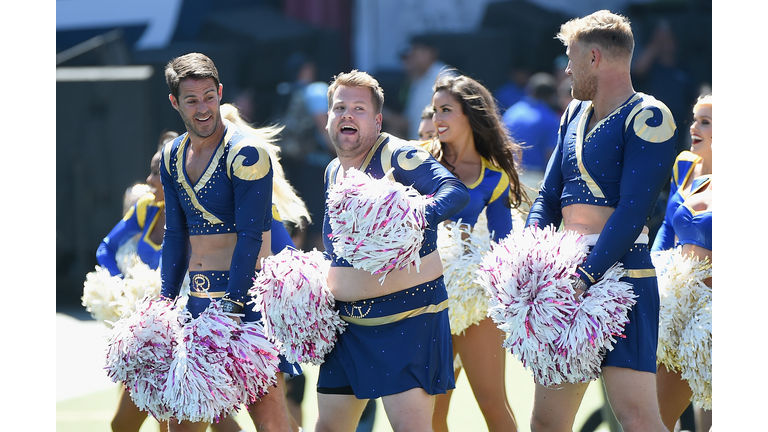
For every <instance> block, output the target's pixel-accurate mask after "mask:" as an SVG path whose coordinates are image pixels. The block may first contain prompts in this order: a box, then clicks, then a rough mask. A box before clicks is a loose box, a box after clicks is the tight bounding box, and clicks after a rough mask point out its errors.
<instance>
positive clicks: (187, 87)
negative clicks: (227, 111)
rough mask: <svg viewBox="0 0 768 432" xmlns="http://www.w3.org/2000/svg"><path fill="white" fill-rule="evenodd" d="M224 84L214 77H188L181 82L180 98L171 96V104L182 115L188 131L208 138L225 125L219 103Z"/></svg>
mask: <svg viewBox="0 0 768 432" xmlns="http://www.w3.org/2000/svg"><path fill="white" fill-rule="evenodd" d="M221 95H222V86H221V84H219V85H218V86H216V83H215V81H214V80H213V78H205V79H195V78H186V79H184V80H182V81H181V83H179V98H178V100H177V99H176V98H175V97H173V95H171V96H170V99H171V105H173V108H174V109H175V110H176V111H178V112H179V115H181V119H182V121H184V125H185V126H186V127H187V132H188V133H189V134H190V135H194V136H196V137H199V138H208V137H210V136H211V135H213V134H214V133H216V132H217V131H218V130H219V128H220V127H222V126H223V122H222V120H221V113H220V112H219V105H220V103H221Z"/></svg>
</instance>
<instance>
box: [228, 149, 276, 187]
mask: <svg viewBox="0 0 768 432" xmlns="http://www.w3.org/2000/svg"><path fill="white" fill-rule="evenodd" d="M254 144H255V143H254V142H253V141H251V140H248V139H242V140H240V141H239V142H238V143H237V144H234V145H232V146H231V147H230V149H229V156H227V166H231V167H232V174H233V175H234V176H235V177H237V178H239V179H242V180H248V181H253V180H260V179H262V178H264V176H266V175H267V174H268V173H269V170H270V169H271V167H272V165H271V163H270V161H269V153H267V150H266V149H265V148H263V147H261V146H259V145H254ZM248 148H253V149H255V150H256V155H257V156H258V159H257V160H256V161H255V162H254V163H253V164H252V165H245V164H244V162H245V161H246V160H247V159H248V158H249V157H251V158H253V156H254V155H250V156H246V155H244V154H241V152H242V151H243V150H245V149H248Z"/></svg>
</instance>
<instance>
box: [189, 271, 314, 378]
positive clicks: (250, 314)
mask: <svg viewBox="0 0 768 432" xmlns="http://www.w3.org/2000/svg"><path fill="white" fill-rule="evenodd" d="M228 283H229V271H191V272H189V299H188V300H187V310H188V311H189V312H190V313H191V314H192V318H197V317H198V316H200V314H201V313H202V312H203V311H204V310H205V308H207V307H208V305H210V304H211V299H214V300H216V299H220V298H222V297H224V294H225V293H226V291H227V284H228ZM251 300H253V297H246V298H245V303H246V304H245V306H243V313H244V314H245V317H243V318H242V321H243V322H254V321H260V320H261V312H254V311H253V305H249V304H248V302H250V301H251ZM279 358H280V365H279V369H280V372H283V373H287V374H289V375H291V376H296V375H301V373H302V370H301V366H299V364H298V363H289V362H288V361H287V360H286V359H285V357H284V356H283V355H280V356H279Z"/></svg>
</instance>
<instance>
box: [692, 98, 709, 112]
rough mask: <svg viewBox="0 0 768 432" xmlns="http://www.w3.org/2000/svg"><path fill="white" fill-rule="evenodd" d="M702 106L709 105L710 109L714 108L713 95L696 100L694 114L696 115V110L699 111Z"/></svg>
mask: <svg viewBox="0 0 768 432" xmlns="http://www.w3.org/2000/svg"><path fill="white" fill-rule="evenodd" d="M702 105H709V106H710V107H711V106H712V95H711V94H706V95H701V96H699V98H698V99H697V100H696V103H695V104H694V105H693V112H694V113H695V112H696V110H697V109H699V107H700V106H702Z"/></svg>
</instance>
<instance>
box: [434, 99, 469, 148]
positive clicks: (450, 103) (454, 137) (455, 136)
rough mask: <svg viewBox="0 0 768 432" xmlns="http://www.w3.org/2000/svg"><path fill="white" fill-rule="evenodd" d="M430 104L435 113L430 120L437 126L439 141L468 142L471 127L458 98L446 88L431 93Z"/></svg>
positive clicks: (450, 142)
mask: <svg viewBox="0 0 768 432" xmlns="http://www.w3.org/2000/svg"><path fill="white" fill-rule="evenodd" d="M432 106H433V108H434V110H435V113H434V114H433V115H432V122H433V123H434V124H435V128H437V136H438V138H439V139H440V142H442V143H445V144H457V143H461V142H470V139H471V138H472V128H471V127H470V125H469V119H468V118H467V116H466V115H464V113H463V111H462V108H461V103H460V102H459V100H458V99H457V98H456V97H455V96H454V95H453V94H452V93H451V92H449V91H447V90H439V91H437V92H435V94H434V95H432Z"/></svg>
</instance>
